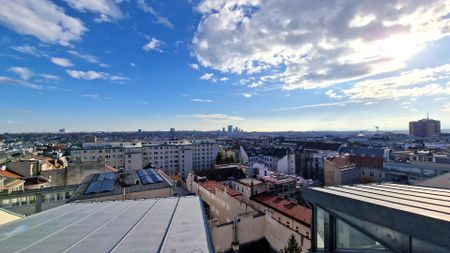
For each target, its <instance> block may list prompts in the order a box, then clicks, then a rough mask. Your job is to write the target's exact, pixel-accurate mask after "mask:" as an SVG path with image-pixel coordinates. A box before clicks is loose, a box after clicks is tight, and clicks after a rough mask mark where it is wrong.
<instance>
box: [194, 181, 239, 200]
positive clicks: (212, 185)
mask: <svg viewBox="0 0 450 253" xmlns="http://www.w3.org/2000/svg"><path fill="white" fill-rule="evenodd" d="M200 185H201V186H203V187H204V188H205V189H207V190H208V191H210V192H213V193H214V192H215V190H216V188H218V189H219V190H221V191H225V189H226V190H227V193H228V195H230V196H241V195H242V194H241V193H240V192H237V191H235V190H233V189H232V188H230V187H228V186H226V185H224V184H221V183H219V182H217V181H214V180H206V181H204V182H200Z"/></svg>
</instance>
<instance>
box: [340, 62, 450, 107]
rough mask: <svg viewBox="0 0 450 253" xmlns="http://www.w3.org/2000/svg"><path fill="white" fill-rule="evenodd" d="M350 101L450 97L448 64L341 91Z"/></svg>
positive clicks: (375, 80)
mask: <svg viewBox="0 0 450 253" xmlns="http://www.w3.org/2000/svg"><path fill="white" fill-rule="evenodd" d="M342 92H343V95H345V96H347V97H349V98H351V99H372V100H384V99H399V98H412V99H411V101H414V100H416V99H417V97H421V96H432V95H446V94H447V95H450V64H446V65H441V66H437V67H432V68H424V69H413V70H409V71H405V72H402V73H400V74H399V75H396V76H390V77H385V78H379V79H367V80H364V81H360V82H357V83H356V84H354V85H353V86H352V87H351V88H349V89H345V90H343V91H342Z"/></svg>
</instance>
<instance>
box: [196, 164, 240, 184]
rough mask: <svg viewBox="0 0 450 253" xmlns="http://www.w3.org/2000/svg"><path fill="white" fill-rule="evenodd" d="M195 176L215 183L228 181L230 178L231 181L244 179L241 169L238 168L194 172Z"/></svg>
mask: <svg viewBox="0 0 450 253" xmlns="http://www.w3.org/2000/svg"><path fill="white" fill-rule="evenodd" d="M195 175H197V176H201V177H206V178H208V179H212V180H216V181H223V180H229V179H230V178H233V179H241V178H245V174H244V172H243V171H242V169H240V168H238V166H235V167H226V168H221V169H214V170H198V171H195Z"/></svg>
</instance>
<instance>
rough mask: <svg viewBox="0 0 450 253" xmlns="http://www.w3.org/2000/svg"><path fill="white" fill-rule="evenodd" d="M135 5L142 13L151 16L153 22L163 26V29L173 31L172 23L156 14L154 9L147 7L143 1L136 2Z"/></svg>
mask: <svg viewBox="0 0 450 253" xmlns="http://www.w3.org/2000/svg"><path fill="white" fill-rule="evenodd" d="M137 5H138V7H139V8H141V10H143V11H144V12H147V13H149V14H150V15H152V16H153V17H154V18H155V22H156V23H157V24H161V25H163V26H165V27H168V28H170V29H174V26H173V24H172V22H170V20H169V19H168V18H166V17H163V16H161V15H159V13H157V12H156V11H155V9H153V7H151V6H150V5H148V4H147V3H146V2H145V1H144V0H138V1H137Z"/></svg>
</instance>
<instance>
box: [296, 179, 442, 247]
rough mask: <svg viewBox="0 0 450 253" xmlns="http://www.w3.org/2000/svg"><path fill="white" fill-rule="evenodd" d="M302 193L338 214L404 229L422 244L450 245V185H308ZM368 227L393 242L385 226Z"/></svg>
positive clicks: (398, 229) (346, 217)
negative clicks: (375, 228)
mask: <svg viewBox="0 0 450 253" xmlns="http://www.w3.org/2000/svg"><path fill="white" fill-rule="evenodd" d="M302 194H303V198H304V199H305V200H306V201H308V202H310V203H312V204H313V205H315V206H319V207H321V208H324V209H325V210H327V211H329V212H331V213H334V215H336V216H338V217H341V218H342V217H344V218H345V219H349V218H350V219H356V220H360V221H362V222H369V224H375V225H376V226H380V227H381V228H387V229H390V230H393V231H397V232H400V233H401V234H404V235H407V236H410V237H411V238H414V240H415V241H414V242H415V243H418V245H419V244H421V242H426V243H428V244H430V245H431V244H433V245H439V246H440V247H443V248H446V249H448V248H450V241H449V240H448V239H449V236H450V233H449V231H450V189H444V188H435V187H424V186H416V185H414V186H413V185H402V184H394V183H382V184H361V185H343V186H330V187H313V188H304V189H303V190H302ZM369 227H370V226H369ZM361 229H367V228H361ZM366 231H369V232H370V233H379V236H380V238H381V239H380V240H385V243H392V240H388V239H386V238H387V237H384V236H387V235H386V233H387V232H385V230H383V229H380V230H379V231H378V232H374V231H373V230H370V229H368V230H366ZM383 231H384V232H383ZM369 232H368V233H369ZM416 239H417V240H416ZM392 245H394V246H393V247H395V245H397V246H398V245H400V244H398V243H396V244H392ZM413 246H414V245H413ZM416 246H417V245H416ZM417 247H420V246H417ZM424 247H428V246H424Z"/></svg>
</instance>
